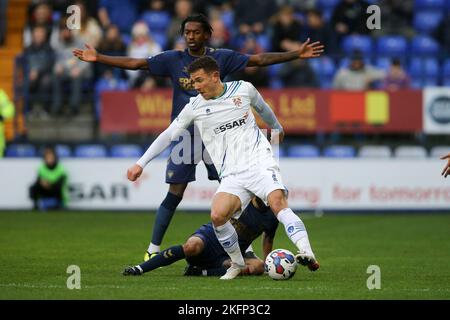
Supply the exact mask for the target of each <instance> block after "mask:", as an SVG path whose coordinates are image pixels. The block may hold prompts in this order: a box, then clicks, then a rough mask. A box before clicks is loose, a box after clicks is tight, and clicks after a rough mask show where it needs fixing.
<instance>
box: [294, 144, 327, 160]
mask: <svg viewBox="0 0 450 320" xmlns="http://www.w3.org/2000/svg"><path fill="white" fill-rule="evenodd" d="M287 156H288V157H292V158H316V157H319V156H320V150H319V148H318V147H316V146H314V145H302V146H292V147H289V148H288V151H287Z"/></svg>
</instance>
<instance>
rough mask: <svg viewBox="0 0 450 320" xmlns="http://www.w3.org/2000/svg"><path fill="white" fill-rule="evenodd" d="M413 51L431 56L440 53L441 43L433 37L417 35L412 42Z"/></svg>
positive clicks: (413, 52)
mask: <svg viewBox="0 0 450 320" xmlns="http://www.w3.org/2000/svg"><path fill="white" fill-rule="evenodd" d="M411 53H412V54H417V55H422V56H431V55H437V54H438V53H439V44H438V43H437V42H436V41H435V40H434V39H433V38H431V37H427V36H416V37H415V38H414V39H413V40H412V42H411Z"/></svg>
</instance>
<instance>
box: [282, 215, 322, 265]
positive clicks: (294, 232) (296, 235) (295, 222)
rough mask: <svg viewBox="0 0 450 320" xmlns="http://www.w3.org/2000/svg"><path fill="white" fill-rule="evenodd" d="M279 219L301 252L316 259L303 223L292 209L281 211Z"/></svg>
mask: <svg viewBox="0 0 450 320" xmlns="http://www.w3.org/2000/svg"><path fill="white" fill-rule="evenodd" d="M277 218H278V221H280V222H281V223H282V224H283V225H284V229H285V231H286V234H287V235H288V237H289V239H291V241H292V242H293V243H294V244H295V245H296V246H297V248H298V249H299V250H300V253H307V254H308V255H312V256H313V257H314V254H313V252H312V249H311V244H310V243H309V239H308V233H307V232H306V228H305V225H304V224H303V221H302V220H300V218H299V217H298V216H297V215H296V214H295V213H294V212H293V211H292V210H291V209H290V208H286V209H283V210H281V211H280V212H279V213H278V215H277Z"/></svg>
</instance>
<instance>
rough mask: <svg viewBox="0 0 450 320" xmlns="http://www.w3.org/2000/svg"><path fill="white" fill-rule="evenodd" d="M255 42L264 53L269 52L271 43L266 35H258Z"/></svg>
mask: <svg viewBox="0 0 450 320" xmlns="http://www.w3.org/2000/svg"><path fill="white" fill-rule="evenodd" d="M256 42H257V43H258V44H259V45H260V46H261V48H263V49H264V51H270V50H271V49H272V42H271V40H270V37H269V36H268V35H267V34H264V33H262V34H259V35H258V36H257V37H256Z"/></svg>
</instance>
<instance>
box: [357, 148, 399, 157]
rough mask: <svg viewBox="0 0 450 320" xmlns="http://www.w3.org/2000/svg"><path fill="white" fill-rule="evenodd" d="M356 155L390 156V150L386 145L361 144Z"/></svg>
mask: <svg viewBox="0 0 450 320" xmlns="http://www.w3.org/2000/svg"><path fill="white" fill-rule="evenodd" d="M358 156H359V157H360V158H390V157H391V156H392V152H391V148H389V147H388V146H362V147H361V148H360V149H359V152H358Z"/></svg>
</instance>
